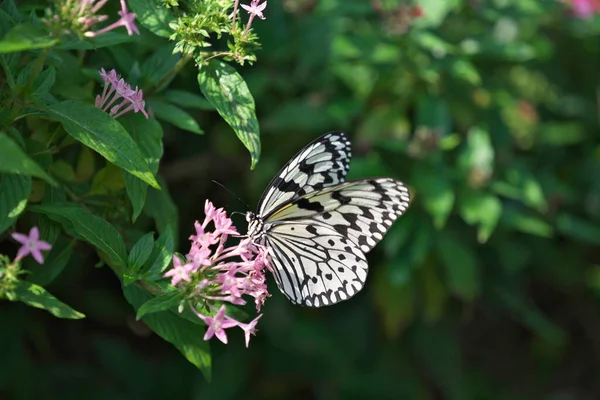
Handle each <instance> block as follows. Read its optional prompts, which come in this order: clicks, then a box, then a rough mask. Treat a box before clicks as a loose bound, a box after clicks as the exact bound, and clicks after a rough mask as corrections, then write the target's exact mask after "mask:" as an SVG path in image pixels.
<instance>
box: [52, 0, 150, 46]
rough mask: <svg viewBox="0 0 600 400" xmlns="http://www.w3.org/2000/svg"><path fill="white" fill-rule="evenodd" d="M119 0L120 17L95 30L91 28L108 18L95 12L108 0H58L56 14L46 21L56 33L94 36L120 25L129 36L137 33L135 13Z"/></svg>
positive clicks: (138, 32) (123, 0)
mask: <svg viewBox="0 0 600 400" xmlns="http://www.w3.org/2000/svg"><path fill="white" fill-rule="evenodd" d="M120 1H121V11H119V16H120V17H121V18H119V19H118V20H117V21H116V22H114V23H112V24H110V25H108V26H106V27H104V28H102V29H100V30H98V31H96V32H93V31H92V30H91V29H92V28H94V26H95V25H96V24H98V23H100V22H104V21H106V20H107V19H108V16H107V15H97V12H98V11H100V9H101V8H102V7H104V5H105V4H106V3H107V2H108V0H78V1H77V0H76V1H72V0H59V1H58V2H57V4H58V5H57V8H58V9H57V14H54V15H52V16H51V17H50V18H48V19H47V20H46V23H47V24H48V26H49V27H50V28H51V30H53V31H55V32H57V33H67V34H68V33H78V34H80V35H83V36H87V37H95V36H98V35H101V34H103V33H106V32H108V31H112V30H113V29H116V28H118V27H120V26H124V27H125V29H127V34H129V36H131V35H133V34H134V33H136V34H138V35H139V34H140V31H139V30H138V28H137V26H136V25H135V22H134V21H135V13H131V12H129V11H128V10H127V4H126V3H125V0H120Z"/></svg>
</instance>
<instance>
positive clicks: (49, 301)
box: [15, 281, 85, 319]
mask: <svg viewBox="0 0 600 400" xmlns="http://www.w3.org/2000/svg"><path fill="white" fill-rule="evenodd" d="M15 295H16V297H17V299H18V300H19V301H22V302H23V303H25V304H27V305H29V306H31V307H36V308H41V309H44V310H46V311H48V312H49V313H50V314H52V315H54V316H56V317H58V318H68V319H81V318H85V315H83V314H82V313H80V312H78V311H75V310H73V309H72V308H71V307H69V306H68V305H66V304H65V303H63V302H61V301H60V300H58V299H57V298H56V297H54V296H52V295H51V294H50V293H48V292H47V291H46V289H44V288H43V287H41V286H38V285H35V284H33V283H30V282H27V281H19V283H17V287H16V288H15Z"/></svg>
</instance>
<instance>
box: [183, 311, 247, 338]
mask: <svg viewBox="0 0 600 400" xmlns="http://www.w3.org/2000/svg"><path fill="white" fill-rule="evenodd" d="M192 311H194V313H195V314H196V315H197V316H198V318H200V319H201V320H202V321H204V322H205V323H206V325H208V329H207V330H206V333H205V334H204V340H209V339H210V338H212V337H213V336H216V337H217V339H219V340H220V341H221V342H223V343H225V344H227V335H226V334H225V329H229V328H232V327H234V326H237V325H238V322H237V321H236V320H234V319H232V318H229V317H227V316H226V315H225V305H222V306H221V308H220V309H219V311H217V313H216V314H215V316H214V317H209V316H206V315H203V314H201V313H199V312H198V311H197V310H196V309H195V308H193V307H192Z"/></svg>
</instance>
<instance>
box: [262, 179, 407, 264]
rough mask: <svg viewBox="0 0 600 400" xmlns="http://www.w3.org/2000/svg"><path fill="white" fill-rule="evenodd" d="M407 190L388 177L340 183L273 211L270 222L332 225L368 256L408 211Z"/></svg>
mask: <svg viewBox="0 0 600 400" xmlns="http://www.w3.org/2000/svg"><path fill="white" fill-rule="evenodd" d="M409 201H410V198H409V193H408V189H407V188H406V186H404V184H403V183H402V182H398V181H395V180H393V179H389V178H379V179H365V180H359V181H352V182H346V183H342V184H339V185H336V186H332V187H329V188H327V189H323V190H321V191H319V192H313V193H310V194H308V195H306V196H303V197H301V198H298V199H296V200H294V201H293V202H291V203H289V204H288V205H287V206H286V207H282V208H281V209H279V210H278V211H277V212H275V213H274V214H273V215H272V216H271V217H270V218H269V221H273V222H274V221H277V220H281V221H283V220H287V219H294V220H298V219H311V220H315V221H319V222H322V223H324V224H327V225H330V226H332V227H333V228H334V229H335V230H336V231H337V232H338V233H340V234H341V235H343V236H344V237H347V238H348V239H350V240H351V241H352V243H353V244H354V245H356V246H359V247H360V249H361V250H362V251H363V252H364V253H367V252H368V251H369V250H371V249H372V248H373V246H375V244H377V242H379V241H380V240H381V239H382V238H383V235H385V233H386V232H387V230H388V229H389V228H390V226H391V225H392V223H393V222H394V221H395V220H396V219H397V218H398V217H399V216H400V215H402V214H404V212H405V211H406V209H407V208H408V204H409Z"/></svg>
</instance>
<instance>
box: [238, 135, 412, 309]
mask: <svg viewBox="0 0 600 400" xmlns="http://www.w3.org/2000/svg"><path fill="white" fill-rule="evenodd" d="M349 163H350V142H349V140H348V139H347V137H346V136H345V135H344V134H343V133H341V132H332V133H328V134H325V135H323V136H321V137H320V138H318V139H316V140H315V141H313V142H312V143H310V144H308V145H307V146H306V147H305V148H304V149H302V150H301V151H300V152H299V153H298V154H296V156H294V157H293V158H292V159H291V160H290V161H289V162H288V163H287V164H286V165H285V166H284V167H283V168H282V169H281V171H279V173H278V174H277V175H276V176H275V178H273V180H272V181H271V183H270V184H269V185H268V186H267V189H266V190H265V192H264V193H263V196H262V197H261V200H260V201H259V207H258V212H257V213H256V214H254V213H251V212H249V213H247V214H246V219H247V220H248V233H247V234H248V236H249V237H250V238H252V240H253V241H254V242H255V243H257V244H259V245H262V246H264V247H265V248H266V249H267V253H268V257H269V262H270V265H271V268H272V270H273V273H274V276H275V281H276V282H277V286H278V287H279V289H280V290H281V292H282V293H283V294H284V295H285V296H286V297H287V298H288V299H289V300H290V301H292V302H293V303H295V304H301V305H305V306H309V307H321V306H325V305H331V304H335V303H337V302H340V301H343V300H346V299H348V298H350V297H352V296H353V295H355V294H356V293H357V292H358V291H360V290H361V289H362V287H363V286H364V283H365V281H366V278H367V271H368V264H367V260H366V256H365V254H366V253H367V252H368V251H369V250H371V249H372V248H373V246H375V244H376V243H377V242H378V241H379V240H381V239H382V238H383V235H385V233H386V232H387V230H388V229H389V227H390V226H391V225H392V223H393V222H394V221H395V220H396V218H397V217H398V216H400V215H402V214H403V213H404V212H405V211H406V208H407V207H408V204H409V201H410V198H409V193H408V189H407V188H406V186H404V184H402V183H401V182H398V181H395V180H393V179H390V178H371V179H364V180H357V181H350V182H344V179H345V176H346V174H347V172H348V169H349Z"/></svg>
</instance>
